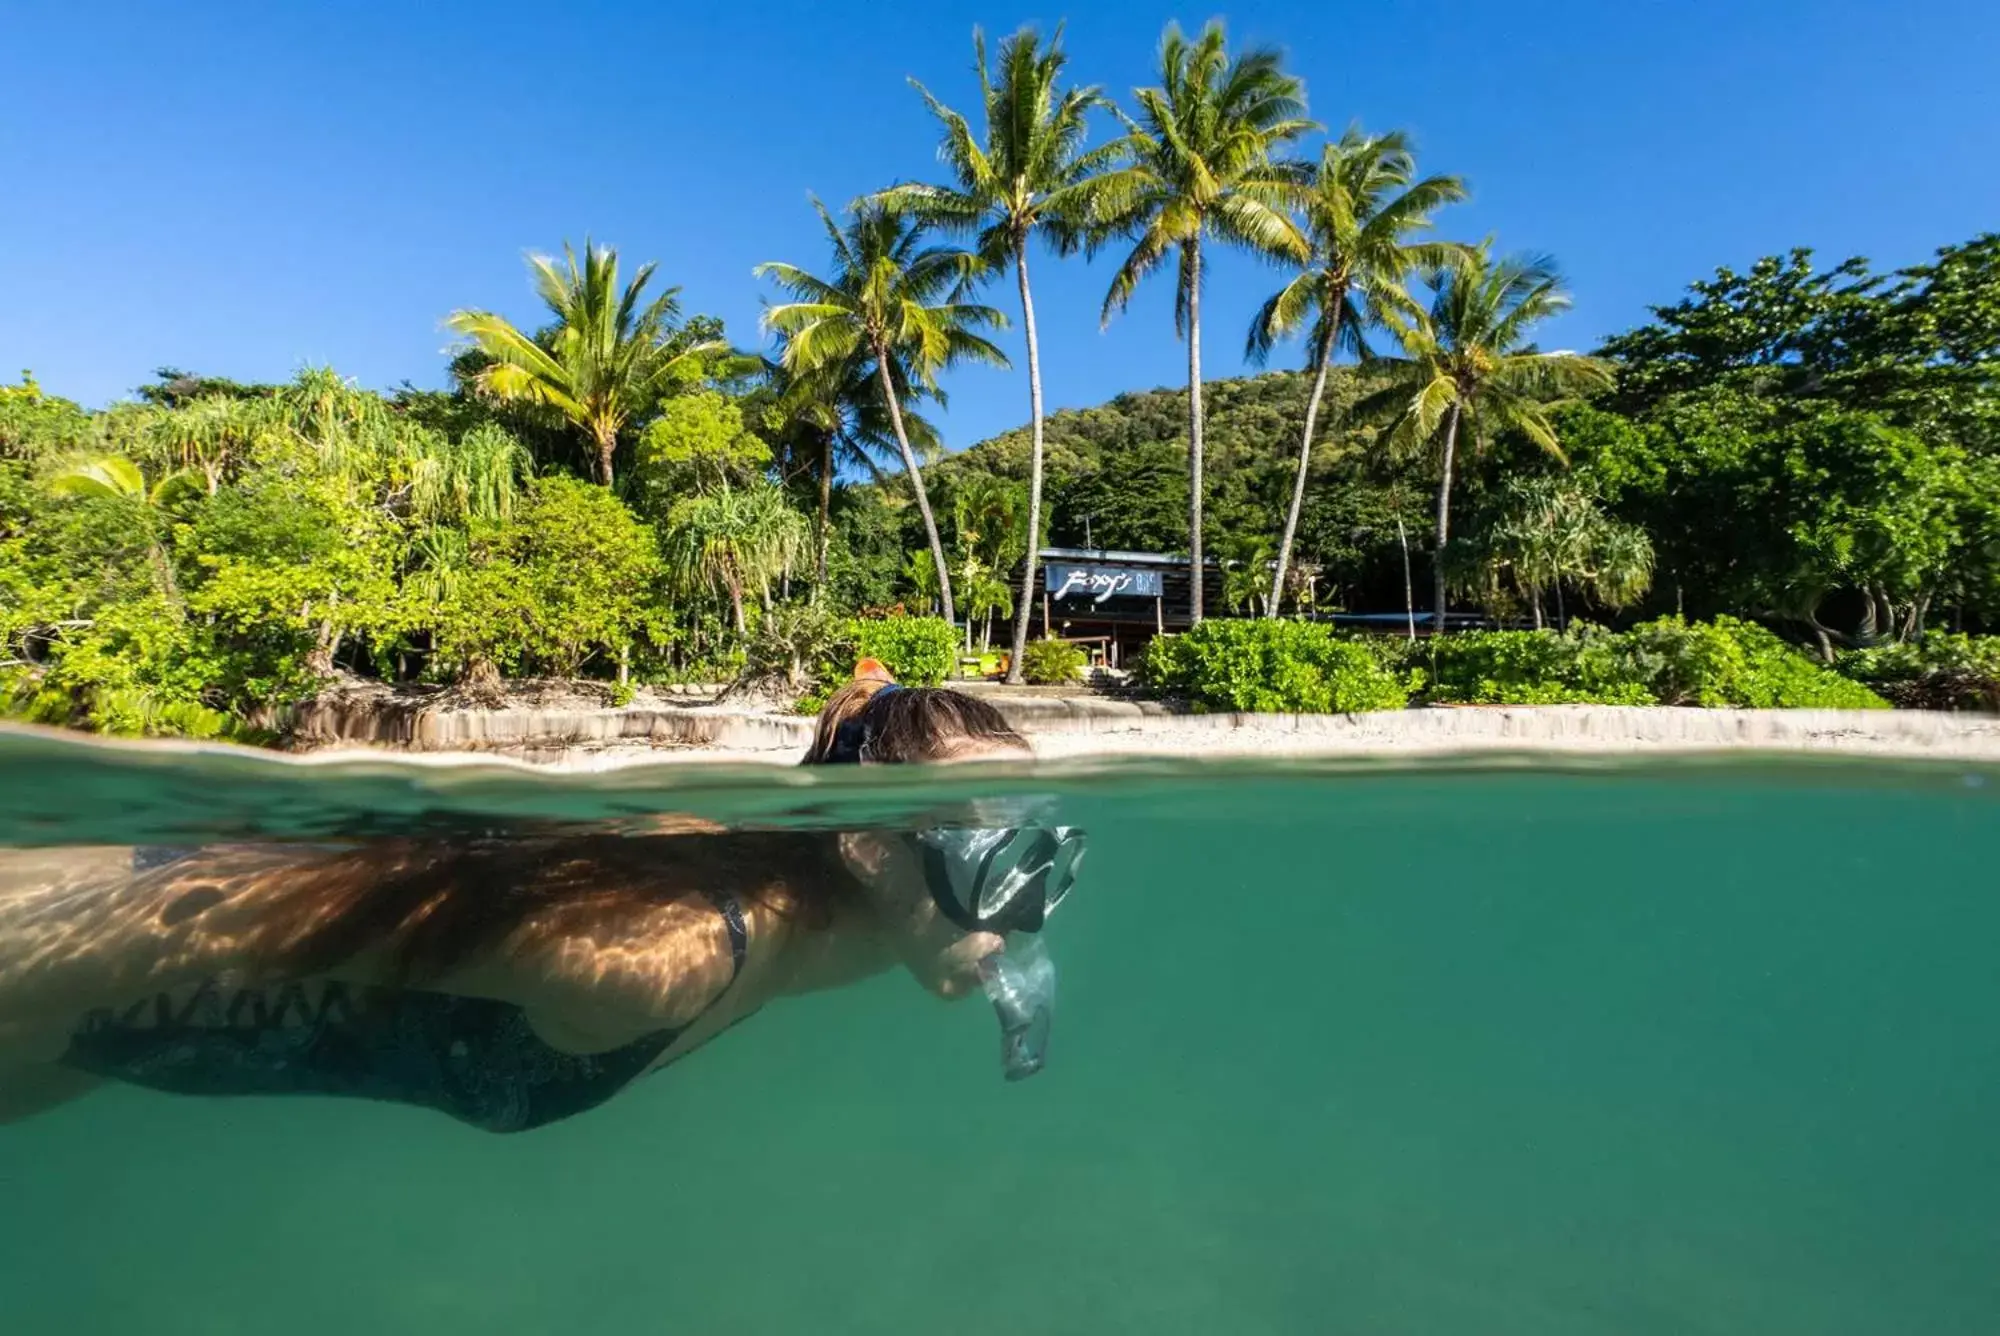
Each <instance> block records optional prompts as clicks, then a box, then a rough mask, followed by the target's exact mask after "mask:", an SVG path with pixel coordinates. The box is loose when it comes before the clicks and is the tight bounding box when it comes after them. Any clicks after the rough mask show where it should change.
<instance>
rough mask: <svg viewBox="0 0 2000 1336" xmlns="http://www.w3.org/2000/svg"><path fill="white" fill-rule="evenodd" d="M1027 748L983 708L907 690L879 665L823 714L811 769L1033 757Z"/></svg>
mask: <svg viewBox="0 0 2000 1336" xmlns="http://www.w3.org/2000/svg"><path fill="white" fill-rule="evenodd" d="M1030 754H1031V753H1030V749H1029V747H1028V741H1027V739H1026V738H1023V737H1022V736H1021V735H1020V734H1019V733H1017V732H1015V731H1014V729H1013V728H1012V727H1011V726H1010V725H1009V724H1008V723H1007V721H1006V719H1005V718H1003V717H1002V716H1001V714H1000V712H999V711H998V710H996V709H994V708H993V707H992V706H991V705H989V704H987V703H986V702H985V701H983V700H979V699H976V698H975V697H972V696H968V695H966V694H965V693H964V692H960V691H951V690H948V689H946V688H943V687H902V686H897V685H896V681H895V679H894V678H893V677H891V676H890V675H889V671H888V670H887V669H886V668H884V667H883V666H882V665H881V664H880V663H879V662H877V661H876V660H874V659H863V660H862V661H861V663H860V664H859V665H858V666H857V667H856V668H855V670H854V680H853V681H852V682H850V683H848V684H847V685H846V686H844V687H842V688H841V689H840V690H838V691H836V692H834V693H833V697H832V699H830V700H828V701H827V703H826V708H825V709H823V710H821V711H820V715H819V727H818V728H817V729H816V730H815V731H814V734H813V742H812V747H811V748H810V749H809V750H808V751H807V752H806V756H805V764H807V765H839V764H863V765H874V764H891V765H893V764H907V763H911V762H928V763H931V764H939V763H945V762H951V761H970V760H987V759H995V758H1000V757H1006V756H1027V755H1030Z"/></svg>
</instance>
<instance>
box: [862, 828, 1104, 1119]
mask: <svg viewBox="0 0 2000 1336" xmlns="http://www.w3.org/2000/svg"><path fill="white" fill-rule="evenodd" d="M902 838H903V839H904V840H905V841H906V842H907V843H908V844H909V845H910V846H911V848H912V849H913V850H914V851H915V852H916V854H917V856H918V857H919V858H920V859H921V860H922V862H923V869H924V885H925V888H926V889H927V890H929V892H930V896H931V899H932V901H934V902H935V903H936V905H937V907H938V911H939V912H940V913H942V914H943V915H944V916H945V917H946V918H947V919H950V920H951V921H952V923H954V924H956V925H957V926H958V927H960V928H962V929H963V930H965V931H966V932H968V933H972V932H992V933H999V934H1001V935H1003V936H1004V935H1007V934H1015V940H1014V941H1013V942H1012V943H1010V944H1009V945H1008V947H1007V949H1006V950H1005V951H1002V952H996V953H994V954H993V955H990V956H988V957H986V959H984V960H982V961H980V962H979V980H980V983H981V985H982V986H983V987H984V989H985V992H986V998H987V1001H989V1002H991V1003H992V1004H993V1014H994V1016H995V1018H996V1019H997V1020H998V1021H999V1022H1000V1067H1001V1071H1002V1072H1003V1073H1005V1075H1006V1077H1007V1079H1008V1080H1009V1081H1021V1080H1025V1079H1027V1078H1028V1077H1030V1076H1033V1075H1034V1074H1035V1073H1036V1072H1038V1071H1040V1070H1041V1069H1042V1066H1043V1064H1044V1063H1046V1062H1047V1061H1048V1049H1049V1030H1050V1027H1051V1026H1052V1024H1053V1023H1054V1019H1055V1000H1056V999H1055V994H1056V967H1055V962H1053V961H1052V960H1050V959H1049V953H1048V948H1047V947H1046V946H1044V945H1043V944H1042V940H1041V938H1040V937H1039V936H1038V935H1037V934H1039V933H1040V932H1041V930H1042V925H1043V924H1044V923H1045V922H1047V921H1048V916H1049V915H1050V914H1052V913H1054V912H1055V908H1056V906H1057V905H1059V904H1061V903H1062V901H1063V898H1064V897H1065V896H1067V895H1068V894H1069V891H1070V888H1071V887H1072V886H1074V885H1075V884H1076V873H1077V868H1078V867H1079V866H1080V865H1081V864H1082V862H1083V855H1084V833H1083V832H1082V831H1081V830H1078V829H1076V828H1075V827H1072V826H981V827H952V826H940V827H934V828H932V829H929V830H920V831H916V832H914V833H911V834H907V835H905V836H903V837H902Z"/></svg>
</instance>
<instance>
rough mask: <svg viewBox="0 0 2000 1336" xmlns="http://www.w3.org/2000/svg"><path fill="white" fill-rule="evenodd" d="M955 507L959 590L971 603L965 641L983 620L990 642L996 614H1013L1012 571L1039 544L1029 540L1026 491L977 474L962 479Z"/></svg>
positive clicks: (967, 607) (984, 634)
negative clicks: (975, 625)
mask: <svg viewBox="0 0 2000 1336" xmlns="http://www.w3.org/2000/svg"><path fill="white" fill-rule="evenodd" d="M951 508H952V520H953V527H954V529H955V530H956V531H957V539H958V554H959V569H958V585H959V593H960V594H961V595H962V597H963V602H964V605H965V606H964V610H965V643H966V646H967V648H970V647H971V645H972V624H973V623H974V622H975V621H982V620H983V621H984V622H985V623H986V627H985V630H984V631H983V632H982V633H981V638H980V643H981V646H982V647H984V646H988V645H991V644H992V643H993V626H992V619H993V615H994V614H995V613H998V614H999V615H1000V616H1002V617H1008V616H1012V615H1013V612H1014V598H1013V593H1012V591H1011V590H1010V589H1009V588H1008V586H1007V576H1008V574H1009V573H1010V572H1011V571H1012V570H1013V567H1014V563H1015V562H1017V561H1019V560H1020V559H1021V557H1022V555H1023V554H1024V553H1026V552H1029V551H1032V550H1033V547H1034V544H1032V543H1031V542H1029V541H1028V532H1029V531H1028V527H1027V523H1026V519H1027V517H1026V515H1025V514H1023V509H1024V507H1023V497H1022V495H1021V491H1020V488H1019V487H1018V486H1017V485H1016V484H1013V483H1009V482H1004V481H1002V480H1001V479H999V478H996V477H993V476H992V475H990V474H974V475H973V476H972V477H970V478H968V479H966V480H965V481H964V482H963V483H962V484H960V486H959V488H958V489H957V492H956V494H955V495H954V496H953V497H952V506H951ZM1010 672H1011V665H1010Z"/></svg>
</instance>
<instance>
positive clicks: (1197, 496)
mask: <svg viewBox="0 0 2000 1336" xmlns="http://www.w3.org/2000/svg"><path fill="white" fill-rule="evenodd" d="M1184 244H1185V246H1186V247H1187V277H1186V282H1187V285H1188V291H1187V312H1188V624H1189V625H1190V626H1199V625H1201V613H1202V605H1203V603H1204V602H1205V599H1204V598H1203V595H1204V593H1205V592H1206V591H1205V590H1204V589H1203V588H1202V584H1203V581H1202V574H1203V572H1202V565H1201V480H1202V468H1201V239H1200V238H1199V237H1196V238H1194V239H1192V240H1189V241H1187V242H1185V243H1184Z"/></svg>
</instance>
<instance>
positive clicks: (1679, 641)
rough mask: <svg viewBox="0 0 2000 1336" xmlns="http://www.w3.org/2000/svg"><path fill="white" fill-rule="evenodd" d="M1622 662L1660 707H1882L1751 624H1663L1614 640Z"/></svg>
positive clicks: (1674, 620) (1672, 620)
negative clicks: (1618, 644) (1645, 687)
mask: <svg viewBox="0 0 2000 1336" xmlns="http://www.w3.org/2000/svg"><path fill="white" fill-rule="evenodd" d="M1619 640H1620V641H1621V644H1620V646H1619V652H1620V655H1621V657H1623V658H1624V659H1625V661H1626V662H1627V663H1628V664H1629V665H1630V671H1631V672H1632V674H1633V675H1634V676H1635V677H1638V678H1640V679H1641V680H1643V681H1645V682H1646V683H1647V685H1648V686H1649V687H1650V688H1651V689H1652V691H1653V694H1654V696H1655V697H1656V698H1657V699H1658V700H1659V702H1660V703H1661V704H1663V705H1703V706H1710V707H1719V706H1734V707H1737V708H1741V709H1757V710H1772V709H1783V710H1879V709H1885V708H1887V706H1888V702H1887V701H1885V700H1883V699H1882V698H1881V697H1880V696H1878V695H1876V694H1875V693H1874V692H1872V691H1870V690H1869V689H1868V688H1867V687H1864V686H1862V685H1861V684H1860V683H1858V682H1853V681H1850V680H1849V679H1847V678H1845V677H1842V676H1841V675H1840V674H1838V673H1836V672H1834V671H1832V670H1831V669H1829V668H1826V667H1824V666H1823V665H1821V664H1819V663H1816V662H1815V661H1813V660H1812V659H1811V658H1809V657H1807V656H1806V655H1805V654H1803V653H1801V652H1800V651H1799V650H1798V649H1796V648H1795V647H1793V646H1791V645H1788V644H1786V643H1785V642H1784V641H1783V640H1780V639H1779V638H1778V637H1777V636H1776V635H1774V634H1772V633H1771V632H1770V631H1768V630H1766V629H1765V628H1764V627H1761V626H1758V625H1756V624H1755V623H1754V622H1746V621H1741V620H1739V619H1737V618H1735V617H1717V618H1716V619H1715V620H1714V621H1713V622H1707V623H1703V622H1687V621H1683V620H1681V619H1680V618H1678V617H1662V618H1660V619H1659V620H1658V621H1654V622H1647V623H1645V624H1643V625H1640V626H1635V627H1633V628H1632V629H1631V630H1630V631H1627V632H1625V634H1624V635H1623V636H1621V637H1619Z"/></svg>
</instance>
